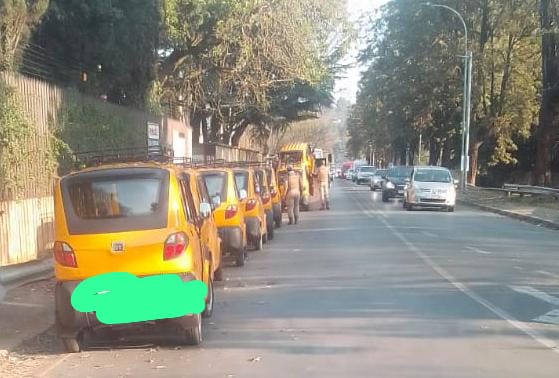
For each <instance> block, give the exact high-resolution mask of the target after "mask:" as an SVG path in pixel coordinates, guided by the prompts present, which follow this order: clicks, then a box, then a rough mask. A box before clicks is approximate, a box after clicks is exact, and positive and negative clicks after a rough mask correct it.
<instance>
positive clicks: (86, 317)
mask: <svg viewBox="0 0 559 378" xmlns="http://www.w3.org/2000/svg"><path fill="white" fill-rule="evenodd" d="M181 279H182V280H183V281H184V282H187V281H190V280H192V279H193V276H192V275H188V274H185V275H181ZM81 282H82V281H59V282H57V283H56V286H55V290H54V297H55V325H56V332H57V334H58V336H59V337H60V338H76V337H77V336H78V335H79V334H80V333H81V332H82V331H85V330H95V329H101V328H111V329H126V328H131V327H132V326H141V325H142V324H153V323H154V322H156V323H167V324H173V325H175V326H178V327H179V328H180V329H188V328H192V327H195V326H196V316H194V315H185V316H182V317H179V318H174V319H161V320H155V321H148V322H139V323H130V324H115V325H108V324H104V323H101V322H100V321H99V319H97V316H96V315H95V313H94V312H79V311H76V310H75V309H74V307H72V303H71V298H72V293H73V292H74V290H75V289H76V287H77V286H78V285H79V284H80V283H81ZM146 305H149V304H147V303H146Z"/></svg>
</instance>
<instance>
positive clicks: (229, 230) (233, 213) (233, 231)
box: [200, 168, 247, 266]
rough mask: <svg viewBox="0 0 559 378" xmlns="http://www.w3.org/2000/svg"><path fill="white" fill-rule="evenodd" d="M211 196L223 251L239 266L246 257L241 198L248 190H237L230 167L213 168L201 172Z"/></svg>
mask: <svg viewBox="0 0 559 378" xmlns="http://www.w3.org/2000/svg"><path fill="white" fill-rule="evenodd" d="M200 173H201V175H202V177H203V178H204V181H205V184H206V187H207V188H208V192H209V195H210V198H211V203H212V207H213V208H214V210H213V218H214V220H215V223H216V225H217V227H218V231H219V235H220V238H221V241H222V250H223V253H224V254H227V255H229V256H232V257H233V258H234V259H235V262H236V264H237V266H243V265H244V264H245V260H246V247H247V236H246V234H247V233H246V224H245V210H244V207H245V206H244V205H243V204H242V199H243V198H245V197H246V190H238V188H237V185H236V183H235V176H234V174H233V171H232V170H231V169H227V168H214V169H204V170H201V171H200Z"/></svg>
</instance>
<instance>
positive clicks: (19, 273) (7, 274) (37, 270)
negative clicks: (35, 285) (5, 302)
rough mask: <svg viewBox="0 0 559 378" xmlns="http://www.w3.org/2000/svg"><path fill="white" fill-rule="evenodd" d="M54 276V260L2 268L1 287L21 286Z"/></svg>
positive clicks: (0, 273) (48, 259)
mask: <svg viewBox="0 0 559 378" xmlns="http://www.w3.org/2000/svg"><path fill="white" fill-rule="evenodd" d="M53 275H54V269H53V261H52V258H47V259H42V260H35V261H31V262H28V263H24V264H15V265H9V266H4V267H0V286H4V287H7V288H9V287H14V286H21V285H23V284H26V283H30V282H33V281H38V280H43V279H47V278H51V277H52V276H53Z"/></svg>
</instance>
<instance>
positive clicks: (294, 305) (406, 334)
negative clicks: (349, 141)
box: [23, 181, 559, 377]
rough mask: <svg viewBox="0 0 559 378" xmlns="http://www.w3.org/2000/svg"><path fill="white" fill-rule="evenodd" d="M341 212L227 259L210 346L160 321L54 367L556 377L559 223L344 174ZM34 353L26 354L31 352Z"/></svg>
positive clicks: (337, 200)
mask: <svg viewBox="0 0 559 378" xmlns="http://www.w3.org/2000/svg"><path fill="white" fill-rule="evenodd" d="M332 207H333V210H332V211H331V212H311V213H304V214H303V215H302V222H301V224H300V225H299V226H298V227H283V228H282V229H281V230H279V232H278V233H277V234H276V238H275V239H274V241H273V242H272V243H271V244H269V245H267V246H266V248H265V250H264V251H262V252H253V253H251V254H250V261H249V262H248V264H247V266H246V267H244V268H241V269H239V268H230V269H227V270H226V272H225V273H226V277H227V280H226V281H225V282H224V283H223V284H221V285H220V286H219V288H217V290H216V307H215V311H214V316H213V318H211V319H209V320H207V321H206V322H205V324H204V327H205V329H204V338H205V341H204V344H203V345H202V347H200V348H189V347H182V346H179V345H177V344H176V343H172V342H163V341H162V340H163V339H162V338H160V337H161V336H166V337H165V338H166V339H167V340H168V339H169V338H168V337H169V336H172V332H170V333H169V334H168V335H162V334H155V333H153V332H150V330H145V331H144V332H141V333H140V332H133V333H128V334H118V335H113V336H114V338H113V339H116V340H118V341H117V342H112V343H108V342H107V341H106V340H92V343H91V344H90V345H91V348H90V350H88V351H87V352H85V353H82V354H79V355H65V354H58V353H60V351H59V350H56V349H55V350H53V349H45V350H44V351H43V352H44V353H45V355H48V358H46V359H45V360H44V361H42V362H41V363H39V364H37V366H36V369H35V370H34V374H36V376H50V377H75V376H90V377H106V376H141V377H152V376H153V377H161V376H164V377H286V376H287V377H302V376H305V377H307V376H312V377H339V376H356V377H371V376H375V377H556V376H557V372H558V371H559V349H558V348H557V345H558V343H559V328H558V327H559V299H558V298H559V259H558V258H557V257H558V256H557V254H558V253H559V252H558V250H557V245H558V244H559V243H558V242H559V233H557V232H554V231H550V230H547V229H542V228H539V227H536V226H533V225H530V224H526V223H523V222H519V221H516V220H513V219H509V218H505V217H502V216H499V215H495V214H491V213H485V212H480V211H476V210H473V209H471V208H460V207H459V208H458V209H457V212H456V213H454V214H449V213H441V212H433V211H413V212H406V211H404V210H403V209H402V205H401V203H399V202H396V201H395V202H393V203H389V204H385V203H382V201H381V198H380V193H371V192H370V191H369V190H368V188H367V187H365V186H362V187H357V186H355V185H354V184H351V183H348V182H343V181H342V182H340V181H337V182H336V185H335V186H334V189H333V201H332ZM23 353H24V352H23Z"/></svg>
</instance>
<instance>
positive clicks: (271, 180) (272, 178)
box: [266, 167, 282, 228]
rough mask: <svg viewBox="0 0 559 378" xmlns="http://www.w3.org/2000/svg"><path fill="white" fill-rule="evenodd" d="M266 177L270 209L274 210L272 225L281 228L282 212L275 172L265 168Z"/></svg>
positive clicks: (270, 168)
mask: <svg viewBox="0 0 559 378" xmlns="http://www.w3.org/2000/svg"><path fill="white" fill-rule="evenodd" d="M266 173H267V175H268V184H269V186H270V194H271V195H272V207H273V209H274V224H275V225H276V227H277V228H281V223H282V210H281V194H280V186H279V182H278V179H277V177H276V171H275V170H274V168H272V167H267V168H266Z"/></svg>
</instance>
